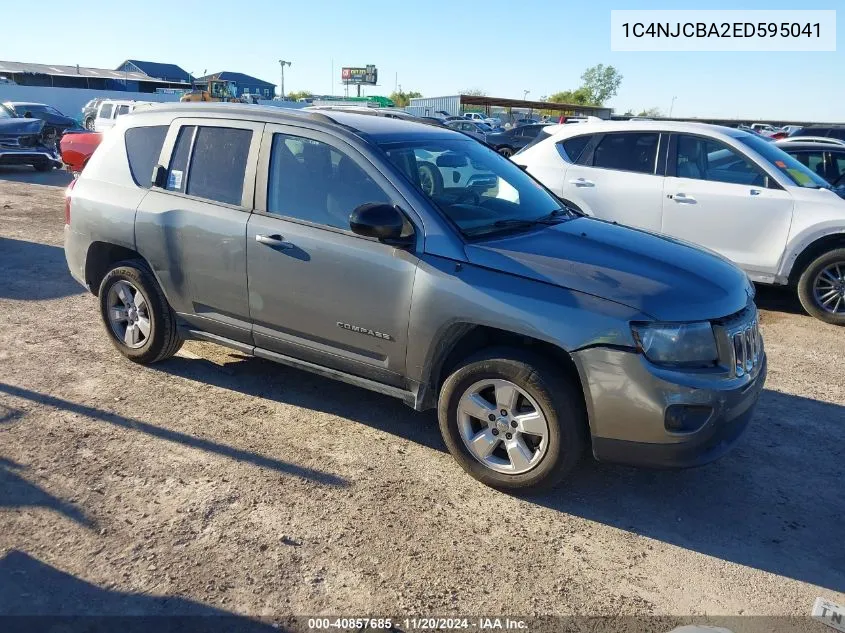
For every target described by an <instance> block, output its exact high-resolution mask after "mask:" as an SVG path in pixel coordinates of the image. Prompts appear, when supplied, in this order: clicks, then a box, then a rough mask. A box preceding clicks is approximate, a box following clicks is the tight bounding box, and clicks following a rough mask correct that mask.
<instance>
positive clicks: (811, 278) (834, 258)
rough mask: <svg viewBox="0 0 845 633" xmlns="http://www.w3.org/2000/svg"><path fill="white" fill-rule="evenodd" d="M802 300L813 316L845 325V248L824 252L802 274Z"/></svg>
mask: <svg viewBox="0 0 845 633" xmlns="http://www.w3.org/2000/svg"><path fill="white" fill-rule="evenodd" d="M798 298H799V299H800V300H801V305H802V306H804V309H805V310H806V311H807V312H809V313H810V315H811V316H814V317H816V318H817V319H819V320H821V321H824V322H826V323H832V324H833V325H845V248H838V249H836V250H832V251H828V252H826V253H823V254H822V255H820V256H819V257H817V258H816V259H815V260H813V261H812V262H810V264H809V265H808V266H807V267H806V268H805V269H804V272H803V273H801V277H799V279H798Z"/></svg>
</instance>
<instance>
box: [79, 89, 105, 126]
mask: <svg viewBox="0 0 845 633" xmlns="http://www.w3.org/2000/svg"><path fill="white" fill-rule="evenodd" d="M102 102H103V98H102V97H97V98H96V99H91V100H90V101H89V102H88V103H86V104H85V105H84V106H82V126H83V127H84V128H85V129H86V130H88V131H89V132H93V131H94V121H95V120H96V118H97V110H98V108H99V107H100V103H102Z"/></svg>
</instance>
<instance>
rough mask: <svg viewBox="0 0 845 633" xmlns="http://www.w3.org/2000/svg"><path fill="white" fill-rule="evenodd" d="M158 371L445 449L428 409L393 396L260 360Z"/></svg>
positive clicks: (175, 362) (232, 357) (172, 363)
mask: <svg viewBox="0 0 845 633" xmlns="http://www.w3.org/2000/svg"><path fill="white" fill-rule="evenodd" d="M156 369H160V370H162V371H165V372H167V373H169V374H173V375H176V376H181V377H182V378H188V379H190V380H195V381H197V382H201V383H204V384H212V385H216V386H218V387H222V388H224V389H230V390H232V391H237V392H239V393H243V394H246V395H250V396H254V397H257V398H266V399H268V400H273V401H276V402H284V403H287V404H290V405H294V406H297V407H302V408H305V409H311V410H314V411H322V412H324V413H330V414H333V415H339V416H341V417H344V418H347V419H349V420H354V421H356V422H360V423H362V424H366V425H367V426H369V427H372V428H377V429H379V430H380V431H384V432H385V433H390V434H392V435H396V436H399V437H402V438H404V439H408V440H411V441H412V442H416V443H417V444H421V445H423V446H426V447H428V448H431V449H434V450H438V451H445V450H446V445H445V444H444V443H443V441H442V439H441V438H440V431H439V429H438V426H437V418H436V416H435V415H434V413H433V412H431V411H428V412H424V413H420V412H417V411H414V410H413V409H411V408H409V407H408V406H407V405H405V404H403V403H402V402H400V401H399V400H398V399H396V398H390V397H388V396H384V395H381V394H378V393H375V392H372V391H367V390H366V389H361V388H359V387H354V386H352V385H348V384H346V383H342V382H338V381H334V380H331V379H329V378H323V377H321V376H317V375H314V374H310V373H308V372H305V371H301V370H298V369H293V368H290V367H285V366H284V365H280V364H278V363H273V362H271V361H268V360H263V359H261V358H255V357H252V356H244V355H242V354H238V353H230V354H229V361H228V362H226V364H225V365H222V366H221V365H217V364H215V363H212V362H209V361H207V360H205V359H189V358H182V357H179V356H176V357H174V358H171V359H170V360H168V361H166V362H164V363H160V364H158V365H156Z"/></svg>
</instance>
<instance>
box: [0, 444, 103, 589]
mask: <svg viewBox="0 0 845 633" xmlns="http://www.w3.org/2000/svg"><path fill="white" fill-rule="evenodd" d="M25 471H26V467H25V466H23V465H21V464H18V463H17V462H14V461H12V460H10V459H6V458H4V457H0V491H2V493H0V508H34V507H38V508H47V509H48V510H53V511H54V512H58V513H59V514H61V515H63V516H65V517H67V518H69V519H71V520H72V521H74V522H76V523H78V524H79V525H81V526H83V527H86V528H89V529H94V528H95V527H96V525H95V523H94V522H93V521H92V520H91V519H89V518H88V517H87V516H85V514H83V512H82V511H81V510H79V508H77V507H76V506H74V505H72V504H70V503H67V502H66V501H62V500H61V499H58V498H57V497H54V496H53V495H51V494H50V493H48V492H47V491H45V490H43V489H41V488H39V487H38V486H36V485H35V484H33V483H32V482H30V481H27V480H26V479H25V478H24V477H23V476H21V473H23V472H25ZM2 595H3V594H2V592H0V596H2Z"/></svg>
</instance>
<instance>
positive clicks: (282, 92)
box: [279, 59, 290, 101]
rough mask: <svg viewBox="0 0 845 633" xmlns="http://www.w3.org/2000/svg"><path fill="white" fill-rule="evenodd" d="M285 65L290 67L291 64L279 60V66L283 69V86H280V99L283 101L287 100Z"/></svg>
mask: <svg viewBox="0 0 845 633" xmlns="http://www.w3.org/2000/svg"><path fill="white" fill-rule="evenodd" d="M285 65H287V66H290V62H286V61H285V60H283V59H280V60H279V66H281V67H282V85H281V86H280V88H281V93H280V94H279V98H280V99H281V100H282V101H284V100H285Z"/></svg>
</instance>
